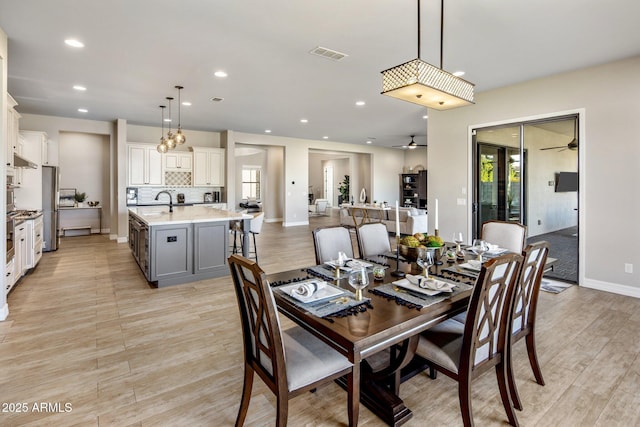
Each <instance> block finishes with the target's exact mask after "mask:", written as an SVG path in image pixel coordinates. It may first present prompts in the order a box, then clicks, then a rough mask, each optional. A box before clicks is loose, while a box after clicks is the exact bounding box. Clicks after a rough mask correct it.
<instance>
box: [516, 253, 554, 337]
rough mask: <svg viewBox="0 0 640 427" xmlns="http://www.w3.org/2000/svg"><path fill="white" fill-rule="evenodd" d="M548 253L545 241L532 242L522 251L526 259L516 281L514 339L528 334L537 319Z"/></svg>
mask: <svg viewBox="0 0 640 427" xmlns="http://www.w3.org/2000/svg"><path fill="white" fill-rule="evenodd" d="M547 255H549V243H547V242H545V241H541V242H536V243H532V244H530V245H529V246H527V247H526V248H525V250H524V252H522V256H523V257H524V261H523V262H522V267H521V268H520V280H518V282H517V283H516V289H515V291H514V296H513V313H512V317H513V330H512V334H513V336H514V339H519V338H521V337H523V336H525V335H527V333H529V331H530V330H531V327H532V325H533V322H534V321H535V317H536V308H537V306H538V294H539V293H540V284H541V282H542V275H543V274H544V264H545V263H546V262H547Z"/></svg>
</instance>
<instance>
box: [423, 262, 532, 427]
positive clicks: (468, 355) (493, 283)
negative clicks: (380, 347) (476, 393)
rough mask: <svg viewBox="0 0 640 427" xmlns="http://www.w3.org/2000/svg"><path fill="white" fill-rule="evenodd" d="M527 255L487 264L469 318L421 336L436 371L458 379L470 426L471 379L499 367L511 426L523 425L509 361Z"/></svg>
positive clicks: (463, 411)
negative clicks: (514, 312)
mask: <svg viewBox="0 0 640 427" xmlns="http://www.w3.org/2000/svg"><path fill="white" fill-rule="evenodd" d="M521 263H522V256H521V255H517V254H506V255H502V256H499V257H496V258H493V259H491V260H489V261H487V262H486V263H484V264H483V266H482V269H481V270H480V274H479V276H478V281H477V282H476V285H475V286H474V288H473V292H472V294H471V298H470V300H469V305H468V307H467V322H466V323H465V324H463V325H462V324H460V322H458V321H456V320H454V319H448V320H445V321H444V322H441V323H439V324H437V325H436V326H434V327H432V328H430V329H428V330H427V331H425V332H423V333H422V334H421V335H420V338H419V341H418V348H417V350H416V355H418V356H419V357H421V358H423V359H425V360H426V361H427V363H428V365H429V367H430V370H432V372H431V377H432V378H434V377H435V372H434V371H433V370H437V371H440V372H442V373H444V374H445V375H447V376H448V377H450V378H452V379H454V380H456V381H457V382H458V398H459V400H460V411H461V414H462V420H463V423H464V425H465V426H473V413H472V407H471V382H472V380H473V379H474V378H476V377H478V376H479V375H480V374H482V373H484V372H486V371H487V370H488V369H490V368H492V367H493V368H495V371H496V376H497V379H498V388H499V389H500V397H501V399H502V404H503V406H504V409H505V411H506V413H507V418H508V419H509V423H510V424H511V425H514V426H517V425H518V420H517V418H516V414H515V409H514V407H513V403H512V401H511V397H510V392H509V385H508V373H507V369H508V366H507V361H508V358H509V356H510V348H509V345H510V340H509V335H510V333H511V322H510V321H509V319H510V318H511V315H510V312H511V308H512V303H513V292H514V290H515V288H516V287H515V285H514V284H515V282H516V281H517V280H518V273H519V271H520V265H521Z"/></svg>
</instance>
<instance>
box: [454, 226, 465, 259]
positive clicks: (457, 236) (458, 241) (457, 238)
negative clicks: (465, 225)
mask: <svg viewBox="0 0 640 427" xmlns="http://www.w3.org/2000/svg"><path fill="white" fill-rule="evenodd" d="M451 240H453V243H455V244H456V254H457V253H460V250H461V249H460V245H461V244H462V243H463V242H464V238H463V237H462V233H461V232H459V231H456V232H455V233H453V237H452V239H451Z"/></svg>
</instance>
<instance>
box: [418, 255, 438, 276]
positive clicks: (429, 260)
mask: <svg viewBox="0 0 640 427" xmlns="http://www.w3.org/2000/svg"><path fill="white" fill-rule="evenodd" d="M433 252H434V251H430V250H426V251H424V256H423V257H421V258H418V259H417V260H416V264H418V265H419V266H420V267H422V275H423V276H424V277H425V279H428V278H429V268H430V267H431V266H432V265H433V264H434V259H433V258H434V257H433V255H434V254H433Z"/></svg>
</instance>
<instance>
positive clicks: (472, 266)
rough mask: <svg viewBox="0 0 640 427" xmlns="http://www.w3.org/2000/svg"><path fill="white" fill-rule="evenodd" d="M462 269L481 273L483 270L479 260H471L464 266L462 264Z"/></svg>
mask: <svg viewBox="0 0 640 427" xmlns="http://www.w3.org/2000/svg"><path fill="white" fill-rule="evenodd" d="M460 267H462V268H466V269H467V270H473V271H480V268H482V263H481V262H480V261H478V260H477V259H470V260H468V261H467V262H465V263H464V264H460Z"/></svg>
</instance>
